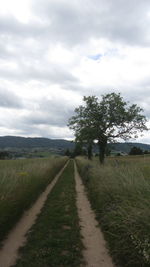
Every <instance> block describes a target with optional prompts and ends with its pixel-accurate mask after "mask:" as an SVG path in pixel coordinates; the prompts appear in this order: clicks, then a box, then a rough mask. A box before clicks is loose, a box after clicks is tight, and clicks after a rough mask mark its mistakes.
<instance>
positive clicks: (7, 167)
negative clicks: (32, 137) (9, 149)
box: [0, 156, 67, 241]
mask: <svg viewBox="0 0 150 267" xmlns="http://www.w3.org/2000/svg"><path fill="white" fill-rule="evenodd" d="M66 161H67V157H59V156H51V157H50V158H45V159H21V160H1V161H0V241H2V240H3V239H4V237H5V236H6V234H7V233H8V232H9V230H10V229H11V228H12V227H13V226H14V225H15V223H16V222H17V221H18V219H19V218H20V217H21V215H22V214H23V212H24V210H26V209H27V208H29V207H30V206H31V205H32V204H33V202H34V201H35V200H36V199H37V197H38V196H39V195H40V193H42V192H43V191H44V189H45V188H46V186H47V185H48V184H49V183H50V182H51V181H52V179H53V178H54V177H55V175H56V174H57V173H58V171H59V170H60V169H61V168H62V167H63V166H64V164H65V162H66Z"/></svg>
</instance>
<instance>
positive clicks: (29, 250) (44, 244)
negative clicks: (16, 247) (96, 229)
mask: <svg viewBox="0 0 150 267" xmlns="http://www.w3.org/2000/svg"><path fill="white" fill-rule="evenodd" d="M21 251H22V255H21V258H20V259H19V260H18V262H17V264H16V265H15V267H27V266H30V267H58V266H61V267H63V266H64V267H67V266H68V267H79V266H80V264H81V263H82V254H81V252H82V243H81V236H80V227H79V219H78V215H77V208H76V192H75V181H74V167H73V161H71V162H70V163H69V165H68V166H67V168H66V169H65V171H64V173H63V174H62V175H61V177H60V178H59V180H58V182H57V184H56V185H55V186H54V188H53V190H52V192H51V193H50V195H49V196H48V199H47V201H46V204H45V206H44V208H43V209H42V212H41V214H40V215H39V217H38V219H37V222H36V224H35V225H34V226H33V227H32V229H31V231H30V232H29V234H28V242H27V244H26V246H25V247H24V248H22V249H21Z"/></svg>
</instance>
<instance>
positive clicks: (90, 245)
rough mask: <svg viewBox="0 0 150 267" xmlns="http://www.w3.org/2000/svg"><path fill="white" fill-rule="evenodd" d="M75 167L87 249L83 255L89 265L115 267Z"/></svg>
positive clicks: (83, 234) (84, 241) (82, 233)
mask: <svg viewBox="0 0 150 267" xmlns="http://www.w3.org/2000/svg"><path fill="white" fill-rule="evenodd" d="M74 167H75V181H76V192H77V208H78V214H79V219H80V226H81V235H82V237H83V245H84V246H85V250H84V252H83V256H84V259H85V262H86V263H85V266H87V267H114V264H113V262H112V259H111V257H110V255H109V254H108V251H107V249H106V243H105V240H104V237H103V234H102V232H101V230H100V228H99V227H97V226H98V222H97V221H96V219H95V214H94V212H93V211H92V209H91V206H90V203H89V200H88V198H87V196H86V193H85V190H84V185H83V183H82V180H81V178H80V176H79V173H78V171H77V166H76V163H75V162H74Z"/></svg>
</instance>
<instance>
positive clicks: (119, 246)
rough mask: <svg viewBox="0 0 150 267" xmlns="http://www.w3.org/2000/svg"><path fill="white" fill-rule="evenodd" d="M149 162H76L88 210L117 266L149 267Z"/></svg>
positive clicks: (143, 160) (149, 160)
mask: <svg viewBox="0 0 150 267" xmlns="http://www.w3.org/2000/svg"><path fill="white" fill-rule="evenodd" d="M149 163H150V159H148V158H147V159H146V160H145V159H142V158H141V159H140V158H138V159H137V160H135V158H134V159H133V158H121V159H117V161H116V159H115V160H110V161H108V162H107V164H106V165H105V166H99V164H98V163H97V162H93V163H90V162H89V161H87V160H85V159H83V158H78V159H77V164H78V168H79V171H80V174H81V176H82V178H83V182H84V184H85V185H86V188H87V190H88V195H89V198H90V200H91V203H92V206H93V208H94V209H95V211H96V214H97V218H98V220H99V222H100V225H101V227H102V230H103V231H104V234H105V237H106V239H107V241H108V245H109V248H110V251H111V253H112V255H113V258H114V260H115V262H116V264H117V265H119V266H128V267H129V266H130V267H133V266H136V267H146V266H150V165H149Z"/></svg>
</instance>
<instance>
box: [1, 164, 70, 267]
mask: <svg viewBox="0 0 150 267" xmlns="http://www.w3.org/2000/svg"><path fill="white" fill-rule="evenodd" d="M67 164H68V162H67V163H66V164H65V166H64V167H63V168H62V169H61V170H60V172H59V173H58V174H57V175H56V177H55V178H54V179H53V181H52V182H51V183H50V184H49V185H48V186H47V188H46V190H45V191H44V192H43V193H42V194H41V195H40V197H39V198H38V199H37V200H36V202H35V203H34V204H33V206H32V207H31V208H30V209H29V210H27V211H25V213H24V214H23V216H22V218H21V219H20V220H19V222H18V223H17V224H16V226H15V227H14V228H13V229H12V231H11V232H10V233H9V235H8V237H7V238H6V239H5V240H4V242H3V247H2V249H1V250H0V267H10V266H12V265H13V264H15V262H16V260H17V258H18V257H19V252H18V250H19V248H20V247H22V246H23V245H24V244H25V242H26V239H27V237H26V234H27V232H28V231H29V229H30V228H31V226H32V225H33V224H34V223H35V221H36V218H37V216H38V214H39V213H40V212H41V209H42V207H43V206H44V204H45V201H46V199H47V197H48V194H49V193H50V192H51V190H52V188H53V187H54V185H55V184H56V182H57V180H58V179H59V177H60V175H61V174H62V173H63V171H64V169H65V168H66V167H67ZM33 260H34V259H33Z"/></svg>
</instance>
